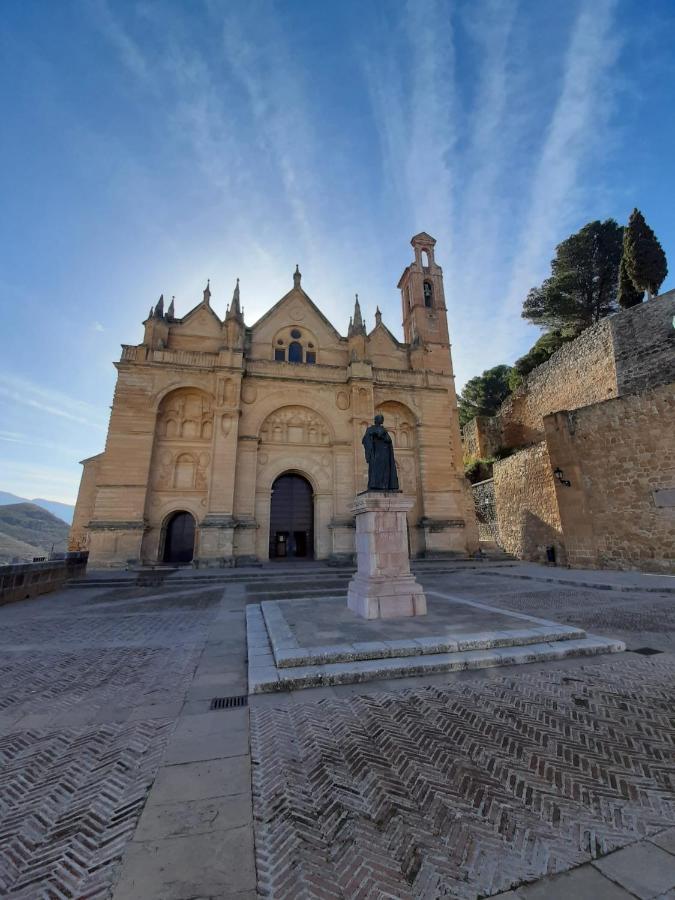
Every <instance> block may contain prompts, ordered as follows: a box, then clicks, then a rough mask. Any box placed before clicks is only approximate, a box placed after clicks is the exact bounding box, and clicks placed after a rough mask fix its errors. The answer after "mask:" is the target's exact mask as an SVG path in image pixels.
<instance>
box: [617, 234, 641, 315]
mask: <svg viewBox="0 0 675 900" xmlns="http://www.w3.org/2000/svg"><path fill="white" fill-rule="evenodd" d="M627 234H628V229H625V231H624V241H625V239H626V235H627ZM644 295H645V292H644V291H639V290H636V288H635V285H634V284H633V281H632V279H631V277H630V275H629V274H628V268H627V266H626V254H625V253H624V254H623V256H622V257H621V265H620V266H619V306H621V307H622V308H623V309H628V308H629V307H631V306H637V305H638V303H642V300H643V298H644Z"/></svg>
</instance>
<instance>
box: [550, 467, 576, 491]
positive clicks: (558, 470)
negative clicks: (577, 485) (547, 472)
mask: <svg viewBox="0 0 675 900" xmlns="http://www.w3.org/2000/svg"><path fill="white" fill-rule="evenodd" d="M553 474H554V475H555V477H556V478H557V479H558V481H559V482H560V484H562V485H564V486H565V487H572V482H571V481H568V480H567V479H566V478H563V476H564V474H565V473H564V472H563V470H562V469H561V468H560V466H558V467H557V468H555V469H554V470H553Z"/></svg>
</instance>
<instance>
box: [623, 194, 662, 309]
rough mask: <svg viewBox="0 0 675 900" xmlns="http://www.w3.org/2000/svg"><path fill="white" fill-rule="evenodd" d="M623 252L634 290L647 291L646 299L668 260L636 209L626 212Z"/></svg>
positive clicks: (653, 291) (655, 290)
mask: <svg viewBox="0 0 675 900" xmlns="http://www.w3.org/2000/svg"><path fill="white" fill-rule="evenodd" d="M623 255H624V257H625V259H626V271H627V272H628V275H629V276H630V279H631V281H632V282H633V284H634V286H635V288H636V290H638V291H647V299H648V300H651V299H652V297H653V296H654V295H656V294H658V292H659V288H660V287H661V285H662V284H663V282H664V281H665V278H666V275H667V274H668V263H667V261H666V254H665V253H664V252H663V247H662V246H661V244H660V243H659V241H658V238H657V237H656V235H655V234H654V232H653V231H652V229H651V228H650V227H649V225H647V223H646V222H645V217H644V216H643V215H642V213H641V212H640V210H639V209H634V210H633V212H632V213H631V214H630V219H629V220H628V227H627V228H626V229H625V232H624V236H623Z"/></svg>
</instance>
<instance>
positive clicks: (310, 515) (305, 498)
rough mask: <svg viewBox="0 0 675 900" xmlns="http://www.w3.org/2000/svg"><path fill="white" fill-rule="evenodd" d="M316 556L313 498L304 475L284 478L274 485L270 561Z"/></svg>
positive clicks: (280, 478)
mask: <svg viewBox="0 0 675 900" xmlns="http://www.w3.org/2000/svg"><path fill="white" fill-rule="evenodd" d="M313 556H314V498H313V496H312V486H311V484H310V483H309V481H307V479H306V478H303V477H302V475H281V476H280V477H279V478H277V480H276V481H275V482H274V484H273V485H272V504H271V508H270V559H275V558H284V557H285V558H288V557H290V558H302V559H311V558H312V557H313Z"/></svg>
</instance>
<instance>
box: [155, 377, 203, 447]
mask: <svg viewBox="0 0 675 900" xmlns="http://www.w3.org/2000/svg"><path fill="white" fill-rule="evenodd" d="M212 434H213V409H212V404H211V397H209V395H208V394H204V393H202V392H201V391H194V390H190V389H189V388H186V389H181V390H178V391H174V392H173V393H172V394H169V395H168V396H167V397H165V398H164V400H163V401H162V404H161V406H160V411H159V415H158V417H157V435H158V437H159V438H167V439H169V440H175V439H179V438H185V439H187V440H190V441H194V440H197V441H199V440H202V441H208V440H211V436H212Z"/></svg>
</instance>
